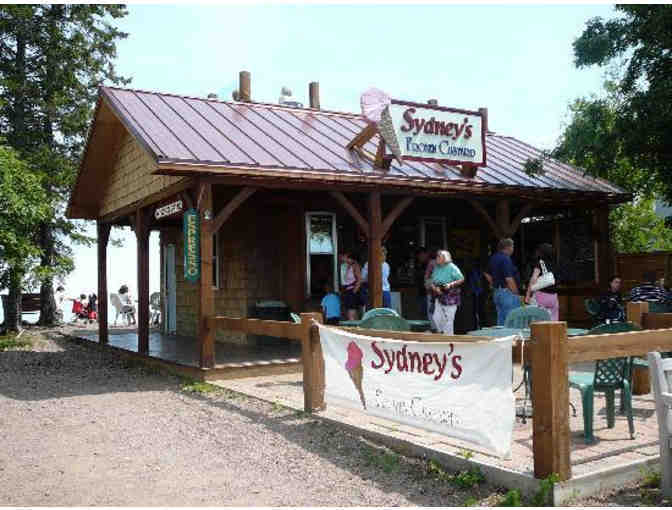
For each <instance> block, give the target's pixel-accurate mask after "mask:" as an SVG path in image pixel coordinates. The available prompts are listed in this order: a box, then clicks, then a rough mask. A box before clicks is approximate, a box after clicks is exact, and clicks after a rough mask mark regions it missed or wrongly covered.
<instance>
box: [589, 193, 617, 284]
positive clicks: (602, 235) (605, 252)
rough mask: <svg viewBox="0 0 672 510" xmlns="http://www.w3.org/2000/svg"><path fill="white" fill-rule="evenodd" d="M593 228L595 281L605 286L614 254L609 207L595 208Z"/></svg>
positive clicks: (612, 266)
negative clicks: (610, 232) (594, 232)
mask: <svg viewBox="0 0 672 510" xmlns="http://www.w3.org/2000/svg"><path fill="white" fill-rule="evenodd" d="M593 229H594V230H595V231H596V233H597V237H596V239H595V243H594V247H595V248H594V249H595V281H596V282H597V284H598V285H601V286H605V285H606V284H607V280H608V279H609V278H610V277H611V275H612V273H613V272H614V254H613V249H612V246H611V237H610V235H609V207H608V206H606V207H601V208H599V209H596V210H595V212H594V216H593Z"/></svg>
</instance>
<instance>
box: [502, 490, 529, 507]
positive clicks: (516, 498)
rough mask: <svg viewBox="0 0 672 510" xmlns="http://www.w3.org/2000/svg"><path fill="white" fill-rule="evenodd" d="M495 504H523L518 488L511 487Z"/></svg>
mask: <svg viewBox="0 0 672 510" xmlns="http://www.w3.org/2000/svg"><path fill="white" fill-rule="evenodd" d="M497 506H523V498H522V497H521V495H520V491H519V490H518V489H511V490H510V491H508V492H507V493H506V494H505V495H504V499H502V501H500V502H499V504H498V505H497Z"/></svg>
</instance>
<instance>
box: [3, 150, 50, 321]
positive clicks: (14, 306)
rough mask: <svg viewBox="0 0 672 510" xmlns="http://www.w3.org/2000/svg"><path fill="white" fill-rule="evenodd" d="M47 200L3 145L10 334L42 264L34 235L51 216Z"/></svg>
mask: <svg viewBox="0 0 672 510" xmlns="http://www.w3.org/2000/svg"><path fill="white" fill-rule="evenodd" d="M0 142H1V140H0ZM45 198H46V194H45V192H44V190H43V188H42V186H41V184H40V181H39V179H38V178H37V177H36V176H35V175H33V174H31V173H30V172H29V171H28V165H27V164H26V163H25V162H24V161H22V160H21V159H19V156H18V153H17V152H16V151H15V150H14V149H12V148H11V147H8V146H6V145H1V144H0V204H2V207H1V208H0V286H2V287H8V288H9V294H10V298H11V299H10V300H9V301H10V303H9V306H8V307H7V308H8V309H7V310H5V326H6V327H7V328H8V329H10V330H17V329H18V326H19V322H20V320H21V306H20V304H21V299H20V296H21V287H22V281H23V278H24V276H25V275H26V273H27V272H29V271H30V269H31V267H32V266H33V265H35V264H37V262H38V261H39V256H40V248H39V246H38V245H37V243H36V242H35V238H34V236H33V235H32V233H33V232H34V231H35V229H36V228H37V227H38V225H39V224H40V222H42V221H44V219H45V217H46V216H47V214H48V208H47V207H46V206H45Z"/></svg>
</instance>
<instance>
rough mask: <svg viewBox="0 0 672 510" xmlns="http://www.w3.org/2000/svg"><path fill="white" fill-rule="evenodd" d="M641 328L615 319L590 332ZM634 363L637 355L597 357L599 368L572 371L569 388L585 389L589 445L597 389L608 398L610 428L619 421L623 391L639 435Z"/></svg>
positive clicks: (625, 406) (585, 428) (630, 420)
mask: <svg viewBox="0 0 672 510" xmlns="http://www.w3.org/2000/svg"><path fill="white" fill-rule="evenodd" d="M628 331H641V328H640V327H639V326H637V325H636V324H633V323H631V322H615V323H612V324H603V325H601V326H598V327H596V328H593V329H591V330H590V331H589V332H588V333H587V334H588V335H608V334H612V333H625V332H628ZM632 364H633V358H611V359H605V360H597V361H596V362H595V371H594V372H592V373H588V372H570V373H569V387H570V388H576V389H577V390H579V391H580V392H581V402H582V403H583V437H584V441H585V442H586V443H587V444H589V443H592V442H594V441H595V436H594V435H593V414H594V410H593V407H594V406H593V403H594V396H595V392H596V391H599V392H602V393H604V394H605V396H606V399H607V427H609V428H610V429H611V428H614V426H615V421H616V402H615V399H616V390H621V410H623V411H624V412H625V414H626V415H627V417H628V429H629V430H630V438H631V439H634V438H635V424H634V421H633V418H632Z"/></svg>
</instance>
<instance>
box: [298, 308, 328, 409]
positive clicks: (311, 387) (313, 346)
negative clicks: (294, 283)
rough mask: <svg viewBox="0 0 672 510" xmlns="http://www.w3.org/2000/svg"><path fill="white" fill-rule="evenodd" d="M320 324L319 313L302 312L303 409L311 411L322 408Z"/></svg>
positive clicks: (320, 315)
mask: <svg viewBox="0 0 672 510" xmlns="http://www.w3.org/2000/svg"><path fill="white" fill-rule="evenodd" d="M313 321H315V322H319V323H320V324H322V314H321V313H302V314H301V325H302V326H303V327H304V334H303V335H302V338H301V361H302V364H303V409H304V410H305V412H307V413H312V412H313V411H315V410H317V409H324V407H325V404H324V358H323V356H322V346H321V345H320V336H319V332H318V330H317V326H315V325H314V324H313Z"/></svg>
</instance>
